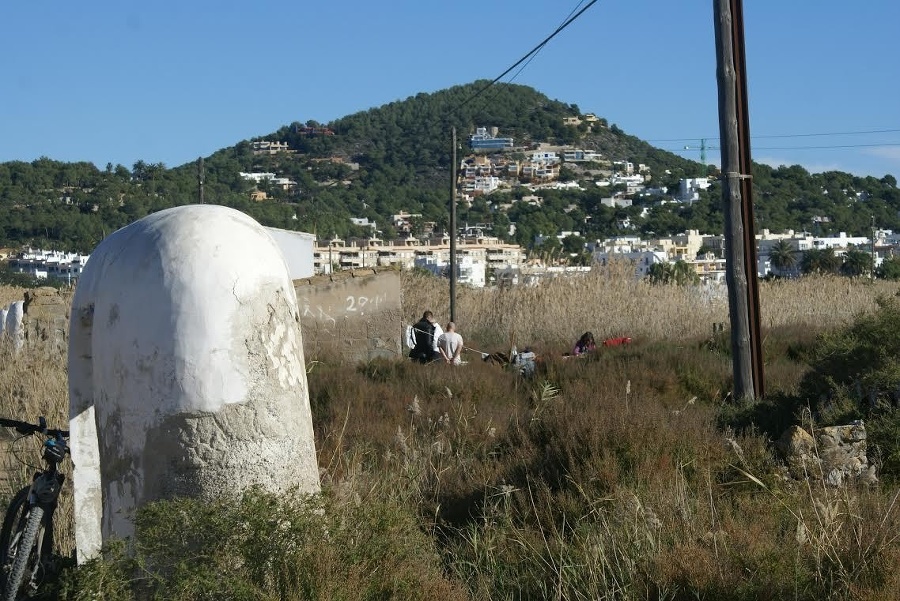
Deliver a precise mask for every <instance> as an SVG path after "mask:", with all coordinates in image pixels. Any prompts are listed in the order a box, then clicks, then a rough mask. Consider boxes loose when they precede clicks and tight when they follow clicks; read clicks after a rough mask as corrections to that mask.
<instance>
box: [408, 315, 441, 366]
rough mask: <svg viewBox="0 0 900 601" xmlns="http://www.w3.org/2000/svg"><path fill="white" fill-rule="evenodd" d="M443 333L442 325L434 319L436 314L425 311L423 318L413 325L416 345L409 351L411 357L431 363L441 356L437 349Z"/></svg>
mask: <svg viewBox="0 0 900 601" xmlns="http://www.w3.org/2000/svg"><path fill="white" fill-rule="evenodd" d="M441 334H443V331H442V330H441V327H440V326H439V325H437V324H436V323H435V321H434V314H433V313H432V312H431V311H425V313H423V314H422V319H420V320H419V321H417V322H416V323H415V325H413V335H414V337H415V340H416V345H415V346H414V347H413V349H412V350H411V351H410V352H409V358H410V359H412V360H414V361H418V362H419V363H431V362H432V361H438V360H440V358H441V354H440V352H439V351H438V350H437V339H438V338H439V337H440V335H441Z"/></svg>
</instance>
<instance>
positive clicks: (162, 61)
mask: <svg viewBox="0 0 900 601" xmlns="http://www.w3.org/2000/svg"><path fill="white" fill-rule="evenodd" d="M584 4H586V2H583V3H581V6H583V5H584ZM577 6H579V3H578V2H577V0H556V1H554V2H546V1H543V2H538V1H537V0H515V1H514V0H480V1H477V2H476V1H473V0H456V1H455V2H436V1H432V0H387V1H385V2H370V1H368V0H366V1H363V0H352V1H351V0H331V1H329V2H318V1H317V2H313V1H307V2H297V1H267V0H258V1H257V2H254V3H246V2H242V3H237V2H230V1H228V0H220V1H217V2H211V1H207V0H192V1H185V0H174V1H173V0H158V1H157V2H134V1H130V0H126V1H122V0H119V1H112V0H95V1H93V2H87V3H71V2H14V3H6V5H5V6H4V8H3V9H2V12H3V16H2V21H3V23H4V25H5V27H4V35H3V36H2V37H0V56H2V57H3V73H4V76H3V84H2V87H0V89H2V91H3V95H2V97H0V107H2V114H3V119H2V120H0V161H8V160H25V161H31V160H34V159H36V158H38V157H40V156H47V157H50V158H52V159H57V160H62V161H78V160H87V161H92V162H94V163H96V164H97V165H98V166H100V167H103V166H105V165H106V163H107V162H112V163H113V164H115V163H121V164H124V165H126V166H128V167H130V166H131V165H132V164H133V163H134V162H135V161H136V160H138V159H142V160H144V161H147V162H154V163H155V162H163V163H165V164H166V165H167V166H169V167H173V166H177V165H180V164H183V163H185V162H188V161H192V160H195V159H196V158H197V157H199V156H201V155H202V156H207V155H209V154H211V153H212V152H214V151H216V150H218V149H220V148H222V147H225V146H231V145H233V144H235V143H236V142H238V141H240V140H243V139H249V138H252V137H255V136H262V135H265V134H268V133H271V132H273V131H275V130H276V129H277V128H279V127H280V126H282V125H285V124H288V123H291V122H293V121H307V120H309V119H315V120H317V121H321V122H327V121H330V120H332V119H335V118H338V117H342V116H345V115H348V114H351V113H355V112H358V111H362V110H366V109H368V108H372V107H376V106H380V105H382V104H385V103H388V102H391V101H394V100H400V99H404V98H407V97H409V96H412V95H415V94H417V93H419V92H426V93H430V92H435V91H438V90H441V89H444V88H447V87H450V86H453V85H458V84H465V83H470V82H472V81H474V80H476V79H493V78H494V77H496V76H498V75H499V74H500V73H502V72H503V71H504V70H506V69H507V68H508V67H509V66H510V65H512V64H513V63H514V62H515V61H516V60H518V59H519V58H520V57H521V56H522V55H524V54H525V53H526V52H528V51H529V50H530V49H531V48H532V47H533V46H535V45H536V44H537V43H538V42H540V41H541V40H542V39H544V38H545V37H546V36H547V35H549V34H550V33H551V32H552V31H553V30H554V29H555V28H556V26H557V25H559V24H560V23H561V22H562V21H563V19H565V18H566V16H567V15H569V14H570V12H571V11H572V10H573V9H575V8H576V7H577ZM712 7H713V3H712V2H711V1H710V0H705V1H703V2H699V1H695V0H686V1H673V0H644V1H640V0H615V1H613V0H600V1H599V2H597V3H596V4H595V5H594V6H592V7H591V8H590V9H589V10H588V11H587V12H585V13H584V14H583V15H582V16H581V17H580V18H579V19H578V20H577V21H575V22H574V23H573V24H572V25H571V26H570V27H568V28H567V29H566V30H565V31H563V32H562V33H561V34H560V35H559V36H557V37H556V38H554V39H553V40H552V41H551V42H550V44H549V45H548V46H547V47H545V48H544V49H543V50H542V51H541V53H540V54H539V55H538V56H537V57H536V58H535V59H534V60H532V61H531V62H530V63H529V64H528V66H527V67H526V68H525V69H524V70H523V71H522V72H521V73H519V74H518V75H517V76H516V77H515V79H512V74H511V75H510V76H508V77H506V78H505V79H504V80H503V81H513V82H514V83H520V84H524V85H529V86H532V87H534V88H536V89H537V90H539V91H540V92H543V93H544V94H546V95H548V96H550V97H551V98H554V99H558V100H561V101H563V102H567V103H574V104H577V105H578V106H579V107H580V108H581V110H582V111H584V112H594V113H596V114H598V115H599V116H603V117H606V118H607V119H608V120H609V121H610V123H615V124H617V125H619V127H621V128H622V129H624V130H625V131H626V132H628V133H630V134H633V135H636V136H638V137H641V138H643V139H646V140H648V141H651V142H652V143H653V144H654V145H656V146H659V147H660V148H665V149H669V150H680V149H682V148H683V146H685V145H689V146H694V147H699V145H700V140H701V139H702V138H707V145H708V146H710V147H712V148H711V149H710V150H709V151H708V159H709V161H710V162H718V158H719V151H718V149H717V147H718V141H717V140H716V139H714V138H715V137H716V136H717V135H718V131H719V128H718V107H717V88H716V73H715V70H716V63H715V47H714V34H713V17H712ZM744 13H745V31H746V38H747V71H748V78H749V79H748V82H749V83H748V85H749V99H750V128H751V133H752V138H753V158H754V160H757V161H760V162H766V163H770V164H775V165H777V164H788V165H791V164H801V165H803V166H804V167H806V168H808V169H810V170H811V171H823V170H830V169H839V170H843V171H850V172H852V173H856V174H860V175H874V176H876V177H882V176H883V175H885V174H887V173H891V174H894V175H896V176H898V177H900V110H898V107H900V77H898V74H900V66H898V58H900V42H898V39H900V34H898V31H897V24H898V23H900V3H898V2H896V0H868V1H866V2H860V3H847V2H837V0H818V1H816V2H812V1H810V0H805V1H802V0H794V1H787V2H785V1H783V0H745V2H744ZM513 73H515V72H513ZM873 130H896V131H892V132H885V133H880V134H858V133H857V134H846V135H827V136H825V135H822V136H819V135H816V136H809V135H807V136H803V137H767V136H791V135H795V134H836V133H839V132H864V131H873ZM862 145H866V146H862ZM808 146H826V147H828V148H819V149H808V148H807V149H799V148H797V147H808ZM835 146H855V147H847V148H835ZM681 153H682V154H683V155H684V156H689V157H691V158H695V159H699V156H700V155H699V151H695V150H692V151H681Z"/></svg>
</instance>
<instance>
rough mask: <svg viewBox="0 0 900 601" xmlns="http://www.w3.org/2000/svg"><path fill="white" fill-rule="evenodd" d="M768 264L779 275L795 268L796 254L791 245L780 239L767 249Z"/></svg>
mask: <svg viewBox="0 0 900 601" xmlns="http://www.w3.org/2000/svg"><path fill="white" fill-rule="evenodd" d="M769 262H770V263H771V264H772V267H774V268H775V269H776V270H777V271H778V272H779V274H780V273H783V272H785V271H791V270H792V269H793V268H794V267H796V266H797V253H796V251H795V250H794V247H793V246H792V245H791V243H790V242H788V241H787V240H785V239H783V238H782V239H781V240H779V241H778V242H776V243H775V244H773V245H772V248H771V249H769Z"/></svg>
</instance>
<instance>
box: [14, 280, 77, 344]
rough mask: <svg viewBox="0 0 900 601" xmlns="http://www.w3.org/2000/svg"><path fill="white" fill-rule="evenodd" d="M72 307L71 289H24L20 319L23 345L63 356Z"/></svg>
mask: <svg viewBox="0 0 900 601" xmlns="http://www.w3.org/2000/svg"><path fill="white" fill-rule="evenodd" d="M71 304H72V291H71V290H67V289H60V290H57V289H56V288H51V287H43V288H32V289H30V290H26V291H25V307H24V309H25V316H24V319H23V320H22V329H23V330H24V337H25V344H26V345H28V346H29V347H30V348H32V349H36V348H42V349H46V350H48V351H50V352H56V353H64V352H65V351H66V346H67V344H68V342H67V340H68V336H69V308H70V306H71Z"/></svg>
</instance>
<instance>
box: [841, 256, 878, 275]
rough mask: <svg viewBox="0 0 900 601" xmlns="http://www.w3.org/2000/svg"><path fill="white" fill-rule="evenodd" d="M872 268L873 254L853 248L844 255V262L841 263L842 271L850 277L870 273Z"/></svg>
mask: <svg viewBox="0 0 900 601" xmlns="http://www.w3.org/2000/svg"><path fill="white" fill-rule="evenodd" d="M871 269H872V255H870V254H869V253H867V252H865V251H863V250H859V249H851V250H848V251H847V254H845V255H844V264H843V265H841V272H842V273H843V274H844V275H848V276H850V277H854V276H861V275H865V274H868V273H869V271H870V270H871Z"/></svg>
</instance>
